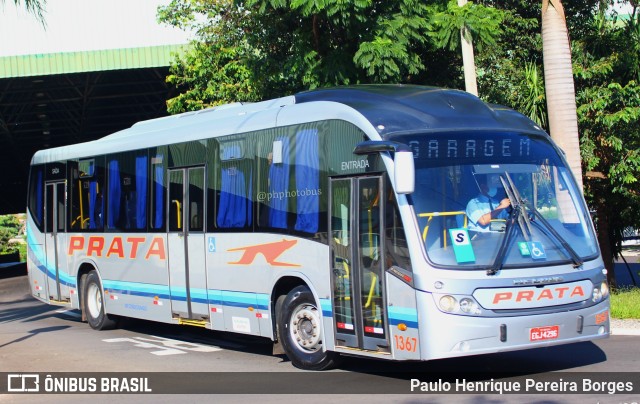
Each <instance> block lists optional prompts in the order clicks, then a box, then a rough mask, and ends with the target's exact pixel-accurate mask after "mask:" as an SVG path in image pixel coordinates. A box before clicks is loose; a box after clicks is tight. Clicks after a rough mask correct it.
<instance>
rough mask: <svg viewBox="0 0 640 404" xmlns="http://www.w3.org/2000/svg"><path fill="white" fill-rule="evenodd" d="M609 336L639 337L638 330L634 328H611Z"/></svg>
mask: <svg viewBox="0 0 640 404" xmlns="http://www.w3.org/2000/svg"><path fill="white" fill-rule="evenodd" d="M611 335H633V336H639V335H640V330H638V329H634V328H612V329H611Z"/></svg>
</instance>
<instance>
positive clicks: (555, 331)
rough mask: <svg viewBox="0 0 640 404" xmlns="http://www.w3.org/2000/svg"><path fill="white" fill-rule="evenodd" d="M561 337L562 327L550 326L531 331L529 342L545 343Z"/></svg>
mask: <svg viewBox="0 0 640 404" xmlns="http://www.w3.org/2000/svg"><path fill="white" fill-rule="evenodd" d="M559 335H560V326H557V325H550V326H547V327H536V328H532V329H531V331H529V341H544V340H547V339H556V338H558V336H559Z"/></svg>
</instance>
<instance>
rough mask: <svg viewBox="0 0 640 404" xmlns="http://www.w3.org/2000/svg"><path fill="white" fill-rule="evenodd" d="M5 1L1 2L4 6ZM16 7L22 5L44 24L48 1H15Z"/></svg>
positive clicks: (0, 0) (1, 0)
mask: <svg viewBox="0 0 640 404" xmlns="http://www.w3.org/2000/svg"><path fill="white" fill-rule="evenodd" d="M4 2H5V0H0V3H3V4H4ZM13 2H14V3H15V4H16V7H20V3H22V4H23V6H24V8H25V9H26V10H27V11H28V12H30V13H32V14H33V15H35V16H36V18H38V20H40V22H42V23H43V24H44V6H45V5H46V4H47V0H13Z"/></svg>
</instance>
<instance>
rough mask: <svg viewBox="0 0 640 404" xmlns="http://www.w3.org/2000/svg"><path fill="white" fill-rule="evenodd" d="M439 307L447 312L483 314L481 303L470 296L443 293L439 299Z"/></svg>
mask: <svg viewBox="0 0 640 404" xmlns="http://www.w3.org/2000/svg"><path fill="white" fill-rule="evenodd" d="M437 302H438V308H439V309H440V310H442V311H443V312H445V313H451V314H463V315H468V316H478V315H480V314H482V310H481V309H480V305H479V304H478V302H476V301H475V300H474V299H473V298H472V297H470V296H457V297H456V296H452V295H441V296H439V298H438V300H437Z"/></svg>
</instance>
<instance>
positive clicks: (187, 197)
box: [167, 167, 209, 320]
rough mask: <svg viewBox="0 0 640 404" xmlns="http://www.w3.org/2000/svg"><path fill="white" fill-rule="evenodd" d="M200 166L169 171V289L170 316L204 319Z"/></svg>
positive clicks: (202, 196)
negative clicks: (171, 313) (171, 314)
mask: <svg viewBox="0 0 640 404" xmlns="http://www.w3.org/2000/svg"><path fill="white" fill-rule="evenodd" d="M204 172H205V170H204V167H190V168H179V169H174V170H169V187H168V188H169V193H168V196H169V198H168V200H167V204H168V206H167V212H168V214H169V217H168V220H167V227H168V228H167V230H168V236H167V238H168V244H169V248H168V249H169V289H170V291H171V308H172V312H173V315H174V317H176V318H186V319H195V320H207V319H208V318H209V312H208V310H209V309H208V294H207V274H206V266H205V244H204V223H205V219H204V194H205V192H204V189H205V188H204V184H205V182H204Z"/></svg>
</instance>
